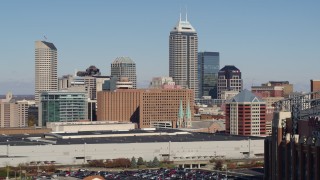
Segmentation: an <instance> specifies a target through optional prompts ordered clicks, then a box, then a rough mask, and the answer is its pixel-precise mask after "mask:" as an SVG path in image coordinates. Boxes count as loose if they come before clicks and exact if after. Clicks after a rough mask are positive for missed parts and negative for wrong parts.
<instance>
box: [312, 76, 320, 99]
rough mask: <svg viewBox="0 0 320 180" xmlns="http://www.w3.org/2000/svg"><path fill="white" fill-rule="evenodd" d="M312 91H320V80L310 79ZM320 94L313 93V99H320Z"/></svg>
mask: <svg viewBox="0 0 320 180" xmlns="http://www.w3.org/2000/svg"><path fill="white" fill-rule="evenodd" d="M310 91H311V92H317V91H320V80H314V79H311V80H310ZM318 98H320V96H318V95H313V97H312V99H318Z"/></svg>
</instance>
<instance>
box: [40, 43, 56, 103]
mask: <svg viewBox="0 0 320 180" xmlns="http://www.w3.org/2000/svg"><path fill="white" fill-rule="evenodd" d="M56 90H58V77H57V48H56V47H55V46H54V44H52V43H50V42H46V41H36V42H35V101H36V103H39V96H40V93H41V92H44V91H56Z"/></svg>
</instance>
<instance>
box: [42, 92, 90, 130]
mask: <svg viewBox="0 0 320 180" xmlns="http://www.w3.org/2000/svg"><path fill="white" fill-rule="evenodd" d="M38 119H39V126H45V125H46V123H47V122H70V121H78V120H88V96H87V93H86V92H68V91H51V92H43V93H41V96H40V104H39V118H38Z"/></svg>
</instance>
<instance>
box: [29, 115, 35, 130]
mask: <svg viewBox="0 0 320 180" xmlns="http://www.w3.org/2000/svg"><path fill="white" fill-rule="evenodd" d="M35 124H36V118H35V117H34V115H32V114H31V115H30V116H29V117H28V126H29V127H32V126H34V125H35Z"/></svg>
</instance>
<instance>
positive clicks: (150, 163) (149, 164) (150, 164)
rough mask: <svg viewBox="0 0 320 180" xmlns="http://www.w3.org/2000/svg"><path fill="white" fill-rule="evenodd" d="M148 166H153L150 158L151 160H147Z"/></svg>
mask: <svg viewBox="0 0 320 180" xmlns="http://www.w3.org/2000/svg"><path fill="white" fill-rule="evenodd" d="M147 167H149V168H150V167H153V163H152V161H151V160H150V161H149V162H147Z"/></svg>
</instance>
